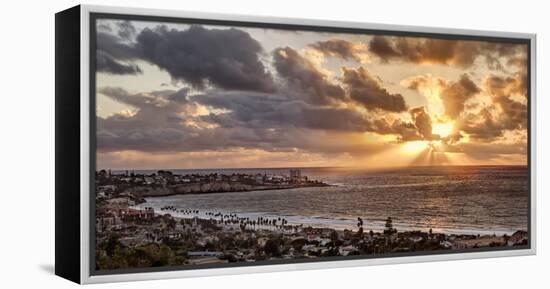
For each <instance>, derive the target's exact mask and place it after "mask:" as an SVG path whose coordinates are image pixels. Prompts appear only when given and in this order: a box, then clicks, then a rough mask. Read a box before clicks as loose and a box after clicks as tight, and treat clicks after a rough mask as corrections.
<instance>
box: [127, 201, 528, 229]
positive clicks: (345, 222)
mask: <svg viewBox="0 0 550 289" xmlns="http://www.w3.org/2000/svg"><path fill="white" fill-rule="evenodd" d="M156 197H157V196H154V197H147V198H156ZM158 197H163V196H158ZM147 204H149V203H148V202H143V203H140V204H136V205H135V206H133V207H132V208H134V209H141V210H143V209H144V208H146V207H150V206H148V205H147ZM153 209H154V211H155V213H156V214H159V215H163V214H166V213H168V214H170V215H171V216H172V217H174V218H183V219H193V218H194V217H198V218H200V219H205V220H208V219H209V218H207V216H206V215H205V214H203V213H204V212H206V211H207V210H204V209H199V212H200V214H196V215H185V214H182V213H181V212H179V211H178V210H176V211H168V210H162V208H153ZM178 209H180V210H191V211H193V210H194V209H189V208H178ZM216 213H222V214H225V215H229V214H234V215H238V216H240V217H244V218H250V219H256V218H258V217H264V218H270V219H277V218H284V219H286V220H288V223H289V224H291V225H302V226H305V227H312V228H317V229H327V230H328V229H332V230H337V231H344V230H350V231H353V230H357V226H356V223H357V221H356V220H352V219H331V218H323V217H308V216H297V215H276V214H269V213H262V212H247V213H240V212H239V213H237V212H228V211H224V210H216ZM316 220H319V222H315V221H316ZM331 221H341V222H340V223H339V224H330V225H327V223H329V222H331ZM384 223H385V220H377V221H369V220H364V227H365V228H369V230H371V229H372V230H373V231H374V232H383V230H384ZM393 226H394V227H395V228H396V229H398V230H399V231H403V232H412V231H421V232H427V231H429V230H430V229H432V231H433V232H434V233H438V234H445V235H471V236H473V235H480V236H484V235H487V236H488V235H496V236H498V237H501V236H504V235H512V234H513V233H515V232H517V231H527V230H526V229H495V230H487V229H485V230H484V229H477V228H458V229H451V228H437V227H432V228H430V227H429V226H423V227H414V226H411V225H407V224H404V223H400V222H395V220H394V223H393Z"/></svg>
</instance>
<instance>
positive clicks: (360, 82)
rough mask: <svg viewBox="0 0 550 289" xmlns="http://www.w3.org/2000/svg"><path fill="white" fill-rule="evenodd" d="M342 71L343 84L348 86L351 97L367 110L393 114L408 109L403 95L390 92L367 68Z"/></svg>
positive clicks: (344, 69)
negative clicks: (379, 110)
mask: <svg viewBox="0 0 550 289" xmlns="http://www.w3.org/2000/svg"><path fill="white" fill-rule="evenodd" d="M342 70H343V79H342V82H343V83H344V84H345V85H346V87H347V89H348V91H349V95H350V97H351V98H352V99H353V100H354V101H356V102H357V103H359V104H361V105H363V106H364V107H365V108H367V109H382V110H387V111H392V112H401V111H405V110H406V109H407V106H406V104H405V100H404V99H403V96H402V95H401V94H391V93H390V92H388V91H387V90H386V89H385V88H383V87H382V86H381V85H380V83H379V82H378V80H376V79H375V78H374V77H372V76H371V75H370V74H369V72H368V71H367V70H366V69H365V68H363V67H359V68H357V69H352V68H343V69H342Z"/></svg>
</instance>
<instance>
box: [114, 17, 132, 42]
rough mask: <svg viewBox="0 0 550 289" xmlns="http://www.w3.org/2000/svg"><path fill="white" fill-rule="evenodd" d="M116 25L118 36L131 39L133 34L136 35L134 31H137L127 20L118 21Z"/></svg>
mask: <svg viewBox="0 0 550 289" xmlns="http://www.w3.org/2000/svg"><path fill="white" fill-rule="evenodd" d="M117 26H118V36H120V37H122V38H124V39H131V38H132V37H133V36H134V35H136V32H137V30H136V28H135V27H134V25H132V23H131V22H130V21H128V20H125V21H121V22H119V23H118V25H117Z"/></svg>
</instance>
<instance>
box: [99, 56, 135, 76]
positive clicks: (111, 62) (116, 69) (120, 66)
mask: <svg viewBox="0 0 550 289" xmlns="http://www.w3.org/2000/svg"><path fill="white" fill-rule="evenodd" d="M96 69H97V71H101V72H105V73H110V74H140V73H143V72H142V71H141V69H140V68H139V66H137V65H135V64H132V63H122V62H119V61H117V60H115V59H114V58H113V57H112V56H110V55H109V54H107V53H105V52H104V51H97V54H96Z"/></svg>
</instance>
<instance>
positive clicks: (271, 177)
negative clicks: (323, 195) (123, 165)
mask: <svg viewBox="0 0 550 289" xmlns="http://www.w3.org/2000/svg"><path fill="white" fill-rule="evenodd" d="M96 182H98V183H100V184H106V183H109V184H117V183H126V184H134V185H146V186H151V185H158V186H167V185H177V184H192V183H211V182H227V183H244V184H252V185H269V184H272V185H290V184H305V183H308V182H310V181H309V180H308V177H307V176H302V173H301V170H300V169H291V170H290V174H289V175H284V174H267V173H255V174H244V173H231V174H221V173H208V174H196V173H194V174H185V175H178V174H173V173H172V172H171V171H166V170H159V171H157V172H156V173H151V174H143V173H135V172H133V171H130V172H129V171H125V172H124V173H117V174H113V173H112V172H111V170H101V171H99V172H96ZM314 182H315V181H314Z"/></svg>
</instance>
